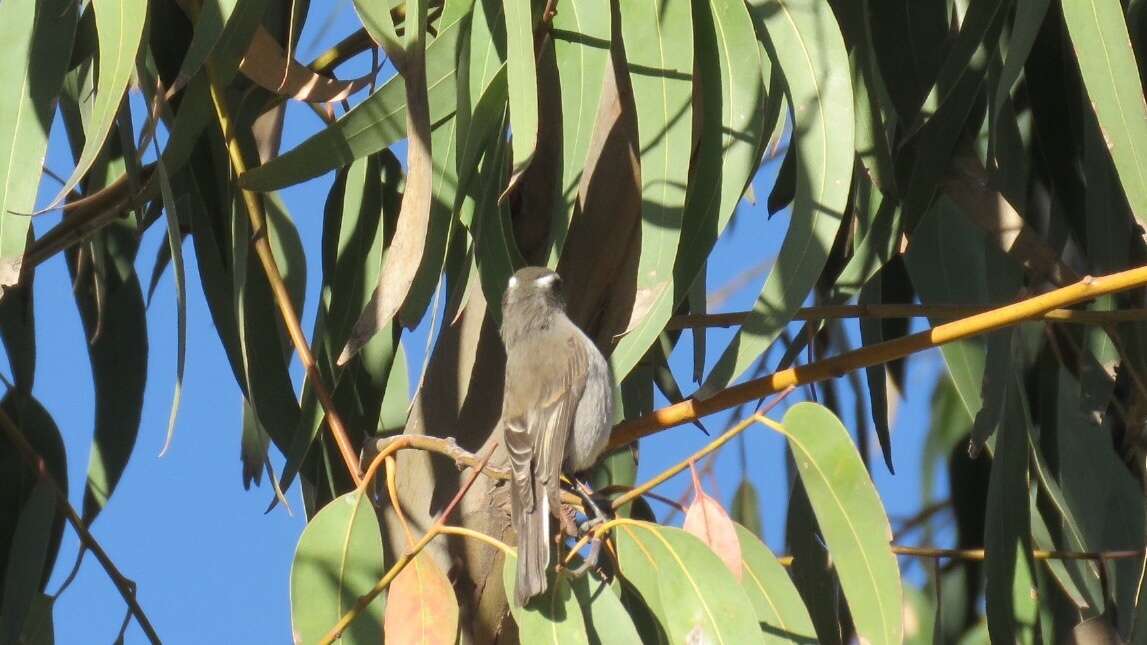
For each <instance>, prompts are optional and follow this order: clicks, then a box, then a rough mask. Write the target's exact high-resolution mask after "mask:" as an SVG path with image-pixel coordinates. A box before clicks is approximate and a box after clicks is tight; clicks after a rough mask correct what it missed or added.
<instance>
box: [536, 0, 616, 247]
mask: <svg viewBox="0 0 1147 645" xmlns="http://www.w3.org/2000/svg"><path fill="white" fill-rule="evenodd" d="M550 34H551V36H552V38H553V42H554V58H555V59H556V61H557V68H558V79H559V80H560V83H559V84H558V90H559V91H560V92H561V99H562V104H561V139H562V156H561V164H562V166H561V167H562V175H561V181H560V182H558V183H557V184H556V185H555V186H554V191H555V192H556V193H557V198H556V201H555V202H554V209H553V213H552V214H551V217H550V239H551V240H553V245H552V247H551V250H550V260H551V262H550V266H556V262H557V259H558V258H559V257H560V256H561V251H562V246H563V245H564V243H565V237H566V233H567V232H568V230H569V226H570V222H572V221H573V218H574V213H575V208H576V205H577V197H578V189H579V187H580V186H581V181H582V175H583V173H584V172H585V162H586V153H587V152H588V149H589V142H590V139H591V137H592V135H593V125H594V118H595V117H596V115H597V107H598V102H599V101H600V100H601V91H602V86H603V84H604V83H605V66H606V62H608V60H609V45H610V6H609V3H608V2H605V1H604V0H569V1H568V2H563V3H562V7H561V10H560V11H558V12H557V15H555V16H554V19H553V22H552V24H551V27H550Z"/></svg>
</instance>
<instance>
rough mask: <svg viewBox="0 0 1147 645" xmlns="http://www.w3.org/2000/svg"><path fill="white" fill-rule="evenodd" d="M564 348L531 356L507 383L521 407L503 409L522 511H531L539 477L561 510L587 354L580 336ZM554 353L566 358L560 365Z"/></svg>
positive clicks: (510, 395)
mask: <svg viewBox="0 0 1147 645" xmlns="http://www.w3.org/2000/svg"><path fill="white" fill-rule="evenodd" d="M565 342H566V343H568V347H567V349H566V351H553V348H539V351H546V349H548V356H545V357H541V356H540V355H537V356H533V357H531V359H532V360H531V361H530V362H531V368H530V369H514V370H513V371H511V372H509V374H511V375H512V378H509V379H507V382H506V388H507V390H508V391H507V392H506V395H505V397H506V399H505V400H507V401H515V402H517V404H518V405H520V406H522V409H520V410H510V409H506V410H504V419H505V424H506V426H505V442H506V450H507V452H508V453H509V456H510V470H511V472H512V475H513V477H512V479H513V487H514V493H515V497H516V498H517V501H518V503H520V504H521V506H520V510H521V511H522V512H526V513H529V512H530V511H532V510H533V508H534V504H535V502H536V500H535V490H536V489H535V488H534V486H533V483H534V482H533V480H534V479H537V480H538V483H539V484H541V486H542V487H543V489H544V490H545V492H546V494H547V495H549V497H550V499H549V502H550V505H549V506H550V510H551V511H552V512H554V513H557V512H558V511H559V509H560V508H561V507H560V505H559V504H558V503H557V502H558V497H557V494H558V484H559V481H560V478H561V468H562V461H563V460H564V458H565V446H566V442H567V441H568V439H569V433H570V428H572V427H573V421H574V415H575V413H576V411H577V404H578V401H580V400H581V397H582V392H583V391H584V390H585V383H586V374H587V372H588V367H589V359H588V357H587V356H586V353H585V348H584V347H582V346H581V344H580V343H579V342H578V338H577V337H576V336H570V337H569V338H568V339H566V341H565ZM555 356H563V357H565V359H566V360H564V361H562V362H561V364H558V362H557V361H554V360H553V357H555ZM547 358H548V359H549V360H546V359H547Z"/></svg>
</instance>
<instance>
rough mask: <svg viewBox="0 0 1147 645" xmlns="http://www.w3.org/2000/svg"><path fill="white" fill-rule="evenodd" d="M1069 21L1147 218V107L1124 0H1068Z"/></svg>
mask: <svg viewBox="0 0 1147 645" xmlns="http://www.w3.org/2000/svg"><path fill="white" fill-rule="evenodd" d="M1062 4H1063V22H1064V24H1066V25H1067V33H1068V36H1069V37H1070V38H1071V43H1072V47H1073V48H1074V49H1075V57H1076V60H1078V61H1079V71H1080V75H1081V76H1082V77H1083V85H1084V87H1085V88H1086V89H1087V95H1088V98H1090V101H1091V107H1092V109H1093V110H1094V111H1095V116H1096V117H1097V118H1098V120H1099V127H1100V128H1101V129H1102V131H1103V139H1104V141H1105V142H1106V143H1107V150H1108V152H1109V153H1110V154H1111V159H1112V161H1113V162H1115V171H1116V173H1117V174H1118V175H1119V180H1120V182H1121V183H1122V184H1123V191H1124V193H1125V194H1126V195H1127V202H1128V203H1129V204H1130V205H1131V212H1132V213H1134V214H1135V217H1136V218H1137V219H1138V220H1139V221H1140V222H1147V105H1145V104H1144V102H1143V86H1142V83H1141V79H1140V78H1139V69H1138V67H1137V66H1136V64H1135V52H1134V51H1132V49H1131V41H1130V38H1129V37H1128V35H1127V23H1126V22H1124V19H1123V6H1122V5H1121V4H1120V3H1119V2H1118V0H1094V1H1093V2H1065V3H1062Z"/></svg>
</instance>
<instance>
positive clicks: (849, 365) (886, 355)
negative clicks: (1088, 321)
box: [607, 266, 1147, 450]
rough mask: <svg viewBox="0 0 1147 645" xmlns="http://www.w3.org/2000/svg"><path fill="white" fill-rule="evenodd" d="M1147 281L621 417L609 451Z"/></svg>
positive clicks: (1089, 285) (1128, 274) (938, 330)
mask: <svg viewBox="0 0 1147 645" xmlns="http://www.w3.org/2000/svg"><path fill="white" fill-rule="evenodd" d="M1144 285H1147V266H1140V267H1137V268H1134V269H1128V270H1126V271H1121V272H1119V273H1113V274H1111V275H1106V276H1103V277H1099V278H1093V277H1086V278H1084V279H1082V280H1080V281H1079V282H1076V283H1074V284H1070V285H1068V286H1066V287H1061V288H1059V289H1055V290H1053V291H1049V292H1047V293H1044V294H1040V295H1038V296H1034V297H1031V298H1027V299H1025V300H1021V301H1019V302H1016V303H1013V304H1010V305H1005V306H1002V307H998V308H995V309H990V310H988V311H985V312H982V313H979V314H975V315H973V316H969V317H967V318H962V319H960V320H954V321H952V322H948V323H943V324H939V325H936V326H935V327H933V328H931V329H928V330H925V331H922V332H920V333H917V334H912V335H910V336H904V337H901V338H896V339H893V340H888V341H885V342H882V343H876V344H874V345H868V346H867V347H861V348H860V349H856V350H853V351H851V352H845V353H843V354H838V355H837V356H833V357H831V358H826V359H824V360H820V361H815V362H812V363H808V364H806V365H800V366H797V367H792V368H789V369H785V370H780V371H778V372H774V373H773V374H770V375H768V376H765V377H762V378H758V379H753V380H750V381H746V382H744V383H741V384H740V385H735V386H733V387H729V388H726V389H724V390H722V391H720V392H718V393H717V394H715V395H713V396H712V397H710V398H708V399H704V400H699V399H687V400H685V401H682V402H680V403H676V404H673V405H670V406H667V407H664V408H661V409H660V410H655V411H654V412H653V413H652V414H649V415H646V416H643V417H639V418H637V419H632V420H630V421H626V422H623V423H621V424H619V425H617V426H615V427H614V429H613V436H612V437H610V441H609V446H608V448H607V449H608V450H614V449H616V448H619V447H621V446H624V445H627V444H630V443H633V442H634V441H637V440H638V439H640V438H642V437H647V436H649V435H651V434H655V433H657V432H660V431H662V430H665V429H667V428H672V427H674V426H677V425H681V424H683V423H689V422H692V421H695V420H697V419H699V418H701V417H704V416H706V415H709V414H713V413H714V412H719V411H721V410H725V409H728V408H731V407H734V406H737V405H741V404H743V403H747V402H749V401H752V400H754V399H759V398H761V397H764V396H768V395H769V394H773V393H776V392H780V391H781V390H784V389H785V388H787V387H792V386H800V385H806V384H809V383H814V382H817V381H822V380H825V379H829V378H833V377H837V376H840V375H842V374H844V373H846V372H848V371H850V370H855V369H860V368H863V367H871V366H873V365H879V364H881V363H886V362H888V361H891V360H895V359H898V358H903V357H905V356H908V355H910V354H915V353H917V352H921V351H923V350H926V349H931V348H933V347H939V346H940V345H944V344H947V343H950V342H953V341H957V340H962V339H965V338H970V337H972V336H977V335H980V334H984V333H987V332H990V331H995V330H997V329H1000V328H1003V327H1007V326H1010V325H1015V324H1017V323H1020V322H1023V321H1025V320H1030V319H1032V318H1033V317H1037V316H1042V315H1044V314H1046V313H1048V312H1049V311H1053V310H1056V309H1062V308H1064V307H1069V306H1071V305H1074V304H1077V303H1080V302H1084V301H1087V300H1092V299H1094V298H1097V297H1099V296H1103V295H1107V294H1110V293H1116V292H1119V291H1126V290H1128V289H1134V288H1136V287H1142V286H1144Z"/></svg>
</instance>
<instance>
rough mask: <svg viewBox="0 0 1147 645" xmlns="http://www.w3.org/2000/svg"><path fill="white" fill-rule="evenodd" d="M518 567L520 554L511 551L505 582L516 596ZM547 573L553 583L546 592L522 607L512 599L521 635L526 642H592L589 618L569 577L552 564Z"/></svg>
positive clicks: (509, 592) (508, 593) (504, 567)
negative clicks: (554, 568) (584, 613)
mask: <svg viewBox="0 0 1147 645" xmlns="http://www.w3.org/2000/svg"><path fill="white" fill-rule="evenodd" d="M517 568H518V558H517V557H516V556H513V555H507V556H506V560H505V563H504V564H503V565H502V584H503V585H504V586H505V589H506V597H507V598H513V597H514V589H515V588H516V587H515V584H516V582H515V578H516V576H517V574H516V571H517ZM547 576H548V577H549V585H548V586H547V587H546V591H545V593H543V594H542V595H540V596H537V597H535V598H533V599H532V600H531V601H530V604H529V605H527V606H526V607H518V606H517V604H516V603H514V602H513V601H511V602H510V613H511V614H512V615H513V616H514V622H516V623H518V636H519V639H520V640H521V642H523V643H554V644H555V645H557V644H559V643H585V644H586V645H589V637H588V636H587V635H586V630H585V619H584V618H583V616H582V612H581V607H579V606H578V601H577V597H576V596H575V595H574V593H573V588H572V587H571V586H570V580H569V578H568V577H567V576H566V575H565V574H564V573H563V574H554V572H553V569H552V568H550V569H549V570H548V571H547Z"/></svg>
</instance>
